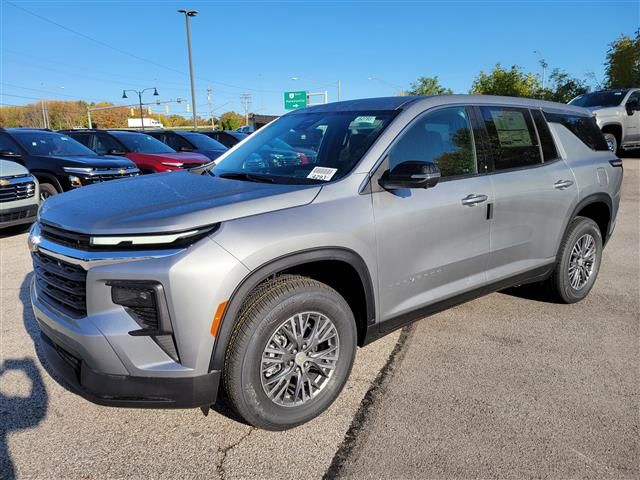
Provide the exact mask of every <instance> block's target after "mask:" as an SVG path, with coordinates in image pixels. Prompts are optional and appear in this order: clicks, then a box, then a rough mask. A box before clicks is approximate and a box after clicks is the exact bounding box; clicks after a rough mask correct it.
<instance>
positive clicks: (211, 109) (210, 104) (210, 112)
mask: <svg viewBox="0 0 640 480" xmlns="http://www.w3.org/2000/svg"><path fill="white" fill-rule="evenodd" d="M207 103H208V104H209V115H210V116H211V130H213V129H214V127H215V126H216V122H215V120H214V119H213V99H212V98H211V85H209V86H208V87H207Z"/></svg>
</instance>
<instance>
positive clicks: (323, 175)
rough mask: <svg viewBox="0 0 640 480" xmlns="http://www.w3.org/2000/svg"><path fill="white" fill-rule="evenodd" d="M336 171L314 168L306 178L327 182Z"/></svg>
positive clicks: (326, 168) (335, 169)
mask: <svg viewBox="0 0 640 480" xmlns="http://www.w3.org/2000/svg"><path fill="white" fill-rule="evenodd" d="M337 171H338V169H337V168H329V167H314V169H313V170H311V173H309V175H307V178H311V179H313V180H323V181H325V182H328V181H329V180H331V178H332V177H333V176H334V175H335V174H336V172H337Z"/></svg>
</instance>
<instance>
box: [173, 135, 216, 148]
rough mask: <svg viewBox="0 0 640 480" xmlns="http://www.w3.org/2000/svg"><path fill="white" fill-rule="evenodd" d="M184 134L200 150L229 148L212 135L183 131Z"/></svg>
mask: <svg viewBox="0 0 640 480" xmlns="http://www.w3.org/2000/svg"><path fill="white" fill-rule="evenodd" d="M182 136H183V137H184V138H186V139H187V140H188V141H189V142H191V144H192V145H194V146H195V147H196V148H199V149H200V150H226V149H227V148H226V147H225V146H224V145H223V144H221V143H220V142H218V141H217V140H214V139H213V138H211V137H208V136H206V135H203V134H202V133H190V132H186V133H183V134H182ZM173 148H175V147H173Z"/></svg>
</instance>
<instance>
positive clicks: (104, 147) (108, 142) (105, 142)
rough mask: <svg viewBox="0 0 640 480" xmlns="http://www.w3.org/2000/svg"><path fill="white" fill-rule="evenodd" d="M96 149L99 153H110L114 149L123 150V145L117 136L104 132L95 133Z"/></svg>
mask: <svg viewBox="0 0 640 480" xmlns="http://www.w3.org/2000/svg"><path fill="white" fill-rule="evenodd" d="M94 138H95V143H94V150H95V151H96V153H97V154H98V155H108V154H109V152H111V151H112V150H122V145H120V144H119V143H118V141H117V140H116V139H115V138H112V137H111V136H110V135H107V134H104V133H98V134H96V135H94Z"/></svg>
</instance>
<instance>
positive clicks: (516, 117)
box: [480, 107, 542, 170]
mask: <svg viewBox="0 0 640 480" xmlns="http://www.w3.org/2000/svg"><path fill="white" fill-rule="evenodd" d="M480 112H481V114H482V119H483V121H484V124H485V127H486V129H487V133H488V135H489V143H490V145H491V152H492V157H493V161H494V170H507V169H509V168H519V167H528V166H531V165H538V164H540V163H542V158H541V156H540V148H539V146H538V137H537V135H536V131H535V129H534V126H533V121H532V120H531V115H529V111H528V110H526V109H524V108H513V107H480Z"/></svg>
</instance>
